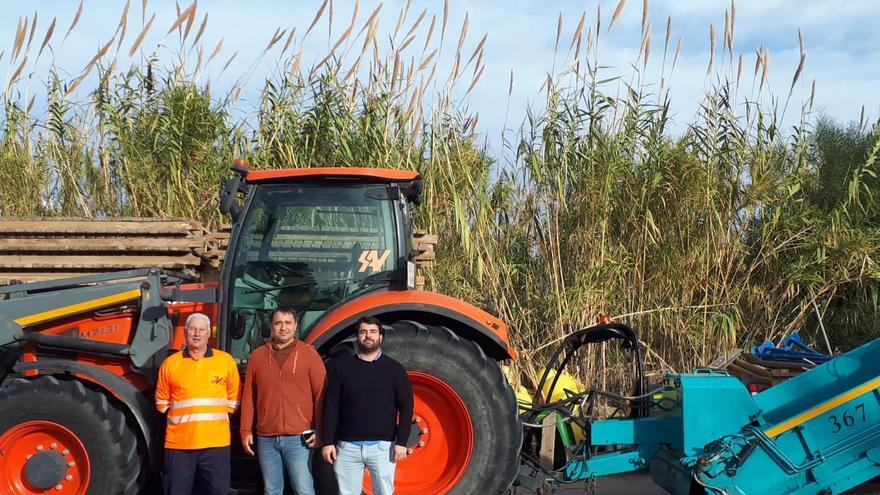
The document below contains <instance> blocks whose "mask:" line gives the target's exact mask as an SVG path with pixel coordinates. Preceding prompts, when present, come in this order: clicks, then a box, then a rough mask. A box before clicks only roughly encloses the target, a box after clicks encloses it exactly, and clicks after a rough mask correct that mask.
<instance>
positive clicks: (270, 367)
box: [239, 340, 327, 439]
mask: <svg viewBox="0 0 880 495" xmlns="http://www.w3.org/2000/svg"><path fill="white" fill-rule="evenodd" d="M290 345H292V346H295V347H294V348H293V351H292V353H291V355H290V356H289V357H288V358H287V360H286V361H285V362H284V365H283V366H282V367H281V368H280V369H279V368H278V365H277V364H276V363H275V353H276V352H277V351H276V350H275V348H274V347H273V346H272V343H271V341H270V342H267V343H266V344H264V345H262V346H260V347H258V348H256V349H254V352H252V353H251V355H250V358H249V360H248V365H247V372H246V373H245V378H244V387H243V388H244V391H243V393H242V396H241V428H240V431H239V432H240V434H241V438H242V439H244V437H245V436H247V435H250V434H253V433H254V430H253V428H254V416H255V415H256V420H257V421H256V423H257V430H256V433H257V434H258V435H262V436H278V435H299V434H300V433H302V432H304V431H306V430H318V425H317V422H318V420H319V418H320V417H321V403H322V402H323V395H324V384H325V383H326V378H327V371H326V370H325V369H324V362H323V361H322V360H321V356H319V355H318V352H317V351H315V348H314V347H312V346H310V345H309V344H306V343H303V342H300V341H299V340H295V341H294V342H293V343H292V344H290Z"/></svg>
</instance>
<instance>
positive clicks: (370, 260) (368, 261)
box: [358, 249, 391, 273]
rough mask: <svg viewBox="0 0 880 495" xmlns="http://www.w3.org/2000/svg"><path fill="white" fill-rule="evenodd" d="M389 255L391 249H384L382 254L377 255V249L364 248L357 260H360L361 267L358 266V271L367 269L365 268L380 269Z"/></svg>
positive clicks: (375, 270)
mask: <svg viewBox="0 0 880 495" xmlns="http://www.w3.org/2000/svg"><path fill="white" fill-rule="evenodd" d="M389 256H391V250H389V249H386V250H385V251H384V252H383V253H382V256H379V251H377V250H375V249H366V250H364V251H362V252H361V256H360V258H358V261H360V262H361V267H360V268H358V273H364V272H365V271H367V268H369V269H370V270H372V271H374V272H378V271H381V270H382V266H383V265H384V264H385V260H387V259H388V257H389Z"/></svg>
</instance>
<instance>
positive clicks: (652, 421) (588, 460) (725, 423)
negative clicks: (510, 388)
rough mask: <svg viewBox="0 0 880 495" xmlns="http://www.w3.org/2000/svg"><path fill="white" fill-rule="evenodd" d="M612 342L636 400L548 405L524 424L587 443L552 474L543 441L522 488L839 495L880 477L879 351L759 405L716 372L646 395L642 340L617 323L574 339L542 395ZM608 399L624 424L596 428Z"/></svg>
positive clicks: (879, 345)
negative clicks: (631, 374)
mask: <svg viewBox="0 0 880 495" xmlns="http://www.w3.org/2000/svg"><path fill="white" fill-rule="evenodd" d="M612 339H619V340H621V341H622V342H623V348H624V349H625V350H626V352H629V353H631V354H632V355H633V360H634V366H633V369H634V371H635V375H636V379H635V382H636V384H635V387H634V388H635V393H634V394H633V395H632V396H621V395H615V394H610V393H606V392H601V391H597V390H590V391H588V392H584V393H571V392H569V393H568V397H567V398H566V399H564V400H561V401H556V402H554V403H547V402H546V401H541V400H540V399H541V398H538V400H539V403H541V402H543V403H541V404H540V405H538V406H537V407H534V408H530V409H529V410H527V411H526V412H524V413H523V418H524V422H525V423H526V424H530V425H532V426H538V425H537V423H538V422H539V421H540V419H541V418H543V417H545V416H546V415H548V414H551V415H553V417H555V418H557V422H556V427H557V428H558V429H559V430H560V432H561V431H563V430H566V429H567V430H570V429H571V428H572V427H576V428H582V429H583V430H584V431H585V434H586V440H585V441H583V442H580V443H574V444H569V445H566V446H564V453H563V454H564V458H563V460H562V461H561V462H560V463H559V464H561V466H560V467H558V468H557V469H554V470H549V469H547V468H546V467H544V468H542V467H540V463H539V462H538V461H537V459H536V455H535V454H536V453H535V450H534V449H532V450H530V445H531V446H534V445H535V443H536V442H535V438H534V437H535V433H534V432H536V431H537V432H539V431H540V430H539V429H537V428H535V429H533V430H532V432H533V433H532V442H531V443H530V442H528V441H527V442H526V444H525V445H524V447H523V454H522V458H523V464H522V467H521V469H520V477H519V479H518V481H517V483H518V484H519V485H520V486H523V487H526V488H531V489H533V490H535V491H540V490H541V489H542V488H546V483H547V482H548V481H549V484H551V485H555V484H562V483H577V482H580V483H583V482H584V481H589V480H592V479H596V478H600V477H602V476H608V475H613V474H620V473H627V472H633V471H640V470H648V471H649V472H650V474H651V476H652V478H653V479H654V482H655V483H657V484H658V485H660V486H661V487H663V488H664V489H666V490H667V491H669V492H670V493H671V494H673V495H697V494H713V495H715V494H717V495H784V494H791V495H807V494H809V495H832V494H837V493H842V492H844V491H846V490H848V489H851V488H853V487H856V486H858V485H860V484H862V483H865V482H866V481H868V480H870V479H872V478H874V477H877V476H880V390H878V389H880V339H878V340H875V341H873V342H870V343H868V344H865V345H863V346H861V347H859V348H857V349H855V350H853V351H851V352H849V353H847V354H844V355H841V356H839V357H836V358H834V359H832V360H830V361H828V362H826V363H824V364H822V365H820V366H818V367H816V368H813V369H811V370H809V371H806V372H804V373H801V374H800V375H798V376H796V377H794V378H792V379H790V380H788V381H786V382H783V383H781V384H779V385H776V386H774V387H771V388H769V389H767V390H765V391H763V392H761V393H758V394H755V395H753V394H751V393H750V392H749V391H748V390H747V389H746V387H745V386H744V385H743V384H742V382H740V380H739V379H737V378H735V377H732V376H729V375H727V374H726V373H725V372H718V371H712V370H696V371H695V372H693V373H690V374H674V373H669V374H667V375H665V377H664V378H663V380H662V383H661V384H659V386H657V387H655V388H653V389H652V390H648V391H646V390H645V384H644V379H643V377H642V371H641V357H640V356H639V352H638V350H639V348H638V340H637V339H636V338H635V334H634V332H633V331H632V330H631V329H630V328H629V327H627V326H626V325H622V324H616V323H612V324H608V325H600V326H598V327H593V328H589V329H585V330H581V331H579V332H576V333H575V334H572V335H571V336H570V337H568V338H567V339H566V340H565V341H564V342H563V343H562V345H561V346H560V348H559V349H558V350H557V352H556V353H555V354H554V357H553V359H552V361H551V366H548V368H547V372H545V375H544V377H543V378H542V380H541V383H540V384H539V387H538V390H541V389H542V386H543V385H544V384H545V381H546V380H548V379H553V380H554V382H553V383H551V387H550V389H551V392H552V388H553V387H554V386H555V381H556V380H558V376H559V372H560V371H561V370H562V369H564V367H565V365H566V364H568V363H569V362H570V361H571V359H572V357H573V356H574V355H575V353H576V351H577V350H578V349H579V348H580V347H582V346H584V345H586V344H591V343H597V342H606V341H609V340H612ZM552 370H555V371H556V372H555V373H553V372H552ZM600 396H605V397H606V398H607V399H609V400H611V401H612V402H615V403H617V404H620V407H619V409H618V410H619V411H620V412H621V413H622V414H618V415H615V416H616V417H614V418H613V419H595V418H594V414H595V413H594V411H593V409H594V404H595V401H596V399H597V398H598V397H600ZM547 397H550V394H547ZM620 416H623V417H620ZM526 438H527V440H528V439H529V435H528V434H527V437H526Z"/></svg>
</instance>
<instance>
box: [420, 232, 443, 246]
mask: <svg viewBox="0 0 880 495" xmlns="http://www.w3.org/2000/svg"><path fill="white" fill-rule="evenodd" d="M413 239H414V240H415V241H416V242H420V243H422V244H437V243H438V242H439V241H440V238H439V236H437V234H428V233H425V232H414V233H413Z"/></svg>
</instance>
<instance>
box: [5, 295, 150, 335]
mask: <svg viewBox="0 0 880 495" xmlns="http://www.w3.org/2000/svg"><path fill="white" fill-rule="evenodd" d="M139 297H141V290H140V289H132V290H128V291H125V292H120V293H118V294H113V295H109V296H105V297H99V298H98V299H92V300H90V301H84V302H81V303H76V304H71V305H70V306H63V307H60V308H55V309H50V310H49V311H43V312H41V313H35V314H32V315H30V316H22V317H21V318H16V319H15V322H16V323H18V324H19V325H21V326H23V327H27V326H30V325H34V324H36V323H42V322H44V321H49V320H54V319H56V318H61V317H64V316H70V315H73V314H77V313H83V312H86V311H90V310H93V309H97V308H100V307H103V306H109V305H111V304H115V303H118V302H122V301H128V300H131V299H137V298H139Z"/></svg>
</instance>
